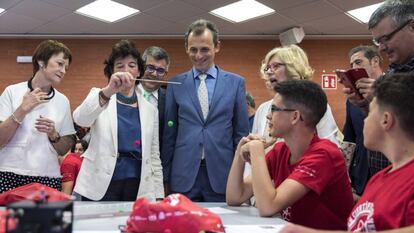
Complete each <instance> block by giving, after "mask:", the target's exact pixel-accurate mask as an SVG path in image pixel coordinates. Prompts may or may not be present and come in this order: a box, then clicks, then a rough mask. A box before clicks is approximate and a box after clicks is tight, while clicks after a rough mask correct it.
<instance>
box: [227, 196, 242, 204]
mask: <svg viewBox="0 0 414 233" xmlns="http://www.w3.org/2000/svg"><path fill="white" fill-rule="evenodd" d="M226 203H227V205H229V206H241V205H242V204H243V202H242V201H240V200H237V199H236V198H230V197H228V196H226Z"/></svg>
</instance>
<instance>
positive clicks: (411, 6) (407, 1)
mask: <svg viewBox="0 0 414 233" xmlns="http://www.w3.org/2000/svg"><path fill="white" fill-rule="evenodd" d="M386 17H391V19H392V20H393V23H394V24H395V25H394V26H395V27H399V26H401V25H403V24H404V23H406V22H407V21H408V20H412V19H414V1H413V0H388V1H386V2H384V4H382V5H381V6H380V7H379V8H378V9H377V10H375V11H374V13H372V15H371V18H370V19H369V22H368V29H373V28H374V27H376V26H377V25H378V23H379V22H380V21H381V20H383V19H384V18H386Z"/></svg>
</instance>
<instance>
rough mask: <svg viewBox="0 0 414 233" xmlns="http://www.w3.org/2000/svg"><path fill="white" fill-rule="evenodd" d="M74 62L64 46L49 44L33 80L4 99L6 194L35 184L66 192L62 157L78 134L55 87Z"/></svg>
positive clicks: (2, 186)
mask: <svg viewBox="0 0 414 233" xmlns="http://www.w3.org/2000/svg"><path fill="white" fill-rule="evenodd" d="M71 61H72V54H71V52H70V50H69V49H68V48H67V47H66V46H65V45H64V44H62V43H60V42H58V41H55V40H46V41H43V42H41V43H40V44H39V45H38V46H37V48H36V50H35V52H34V54H33V58H32V63H33V76H32V77H31V78H30V79H29V80H28V81H25V82H21V83H17V84H14V85H10V86H8V87H6V89H5V90H4V92H3V94H2V95H1V96H0V193H1V192H4V191H7V190H10V189H14V188H17V187H19V186H23V185H26V184H30V183H33V182H37V183H41V184H44V185H47V186H49V187H52V188H55V189H58V190H60V189H61V179H60V171H59V163H58V155H64V154H65V153H66V152H67V151H68V150H69V149H70V148H71V147H72V145H73V144H74V143H75V140H74V137H73V134H75V129H74V128H73V122H72V117H71V111H70V105H69V100H68V99H67V98H66V96H65V95H63V94H62V93H60V92H59V91H58V90H56V89H55V87H56V86H58V85H59V84H60V83H61V82H62V81H63V79H64V77H65V74H66V71H67V70H68V67H69V65H70V63H71Z"/></svg>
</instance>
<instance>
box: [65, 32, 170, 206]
mask: <svg viewBox="0 0 414 233" xmlns="http://www.w3.org/2000/svg"><path fill="white" fill-rule="evenodd" d="M105 65H106V66H105V69H104V73H105V76H106V77H107V78H108V79H109V82H108V85H107V86H106V87H104V88H102V89H100V88H92V90H91V91H90V93H89V94H88V96H87V97H86V99H85V100H84V101H83V103H82V104H81V105H80V106H79V107H78V108H76V110H75V111H74V113H73V118H74V121H75V122H76V123H77V124H78V125H80V126H82V127H90V128H91V131H90V132H91V140H90V144H89V147H88V149H87V150H86V151H85V153H84V154H83V155H82V156H83V157H84V159H83V163H82V167H81V169H80V172H79V175H78V178H77V180H76V186H75V189H74V191H75V192H76V193H78V194H80V195H81V196H82V200H94V201H97V200H101V201H134V200H135V199H136V198H137V197H147V198H149V199H151V200H154V199H156V198H163V197H164V187H163V181H162V177H163V176H162V167H161V161H160V156H159V155H160V153H159V140H158V113H157V111H158V110H157V109H156V108H155V107H154V106H153V105H152V104H151V103H150V102H148V101H147V100H145V98H143V93H142V91H141V90H140V89H138V88H137V85H136V83H137V82H136V81H135V80H134V79H135V78H139V77H140V76H141V75H142V73H143V72H144V63H143V61H142V59H141V56H140V53H139V52H138V50H137V49H136V47H135V45H134V44H133V42H130V41H128V40H122V41H120V42H118V43H117V44H115V45H114V47H113V48H112V53H111V54H110V55H109V57H108V59H107V60H106V61H105Z"/></svg>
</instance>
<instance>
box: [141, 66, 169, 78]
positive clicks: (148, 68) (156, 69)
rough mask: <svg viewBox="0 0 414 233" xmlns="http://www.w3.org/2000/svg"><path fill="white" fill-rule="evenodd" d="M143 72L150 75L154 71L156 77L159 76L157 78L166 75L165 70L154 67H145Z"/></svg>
mask: <svg viewBox="0 0 414 233" xmlns="http://www.w3.org/2000/svg"><path fill="white" fill-rule="evenodd" d="M145 71H148V72H150V73H152V72H154V71H155V72H156V73H157V75H159V76H162V75H164V74H166V73H167V70H166V69H164V68H161V67H156V66H154V65H146V66H145Z"/></svg>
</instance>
